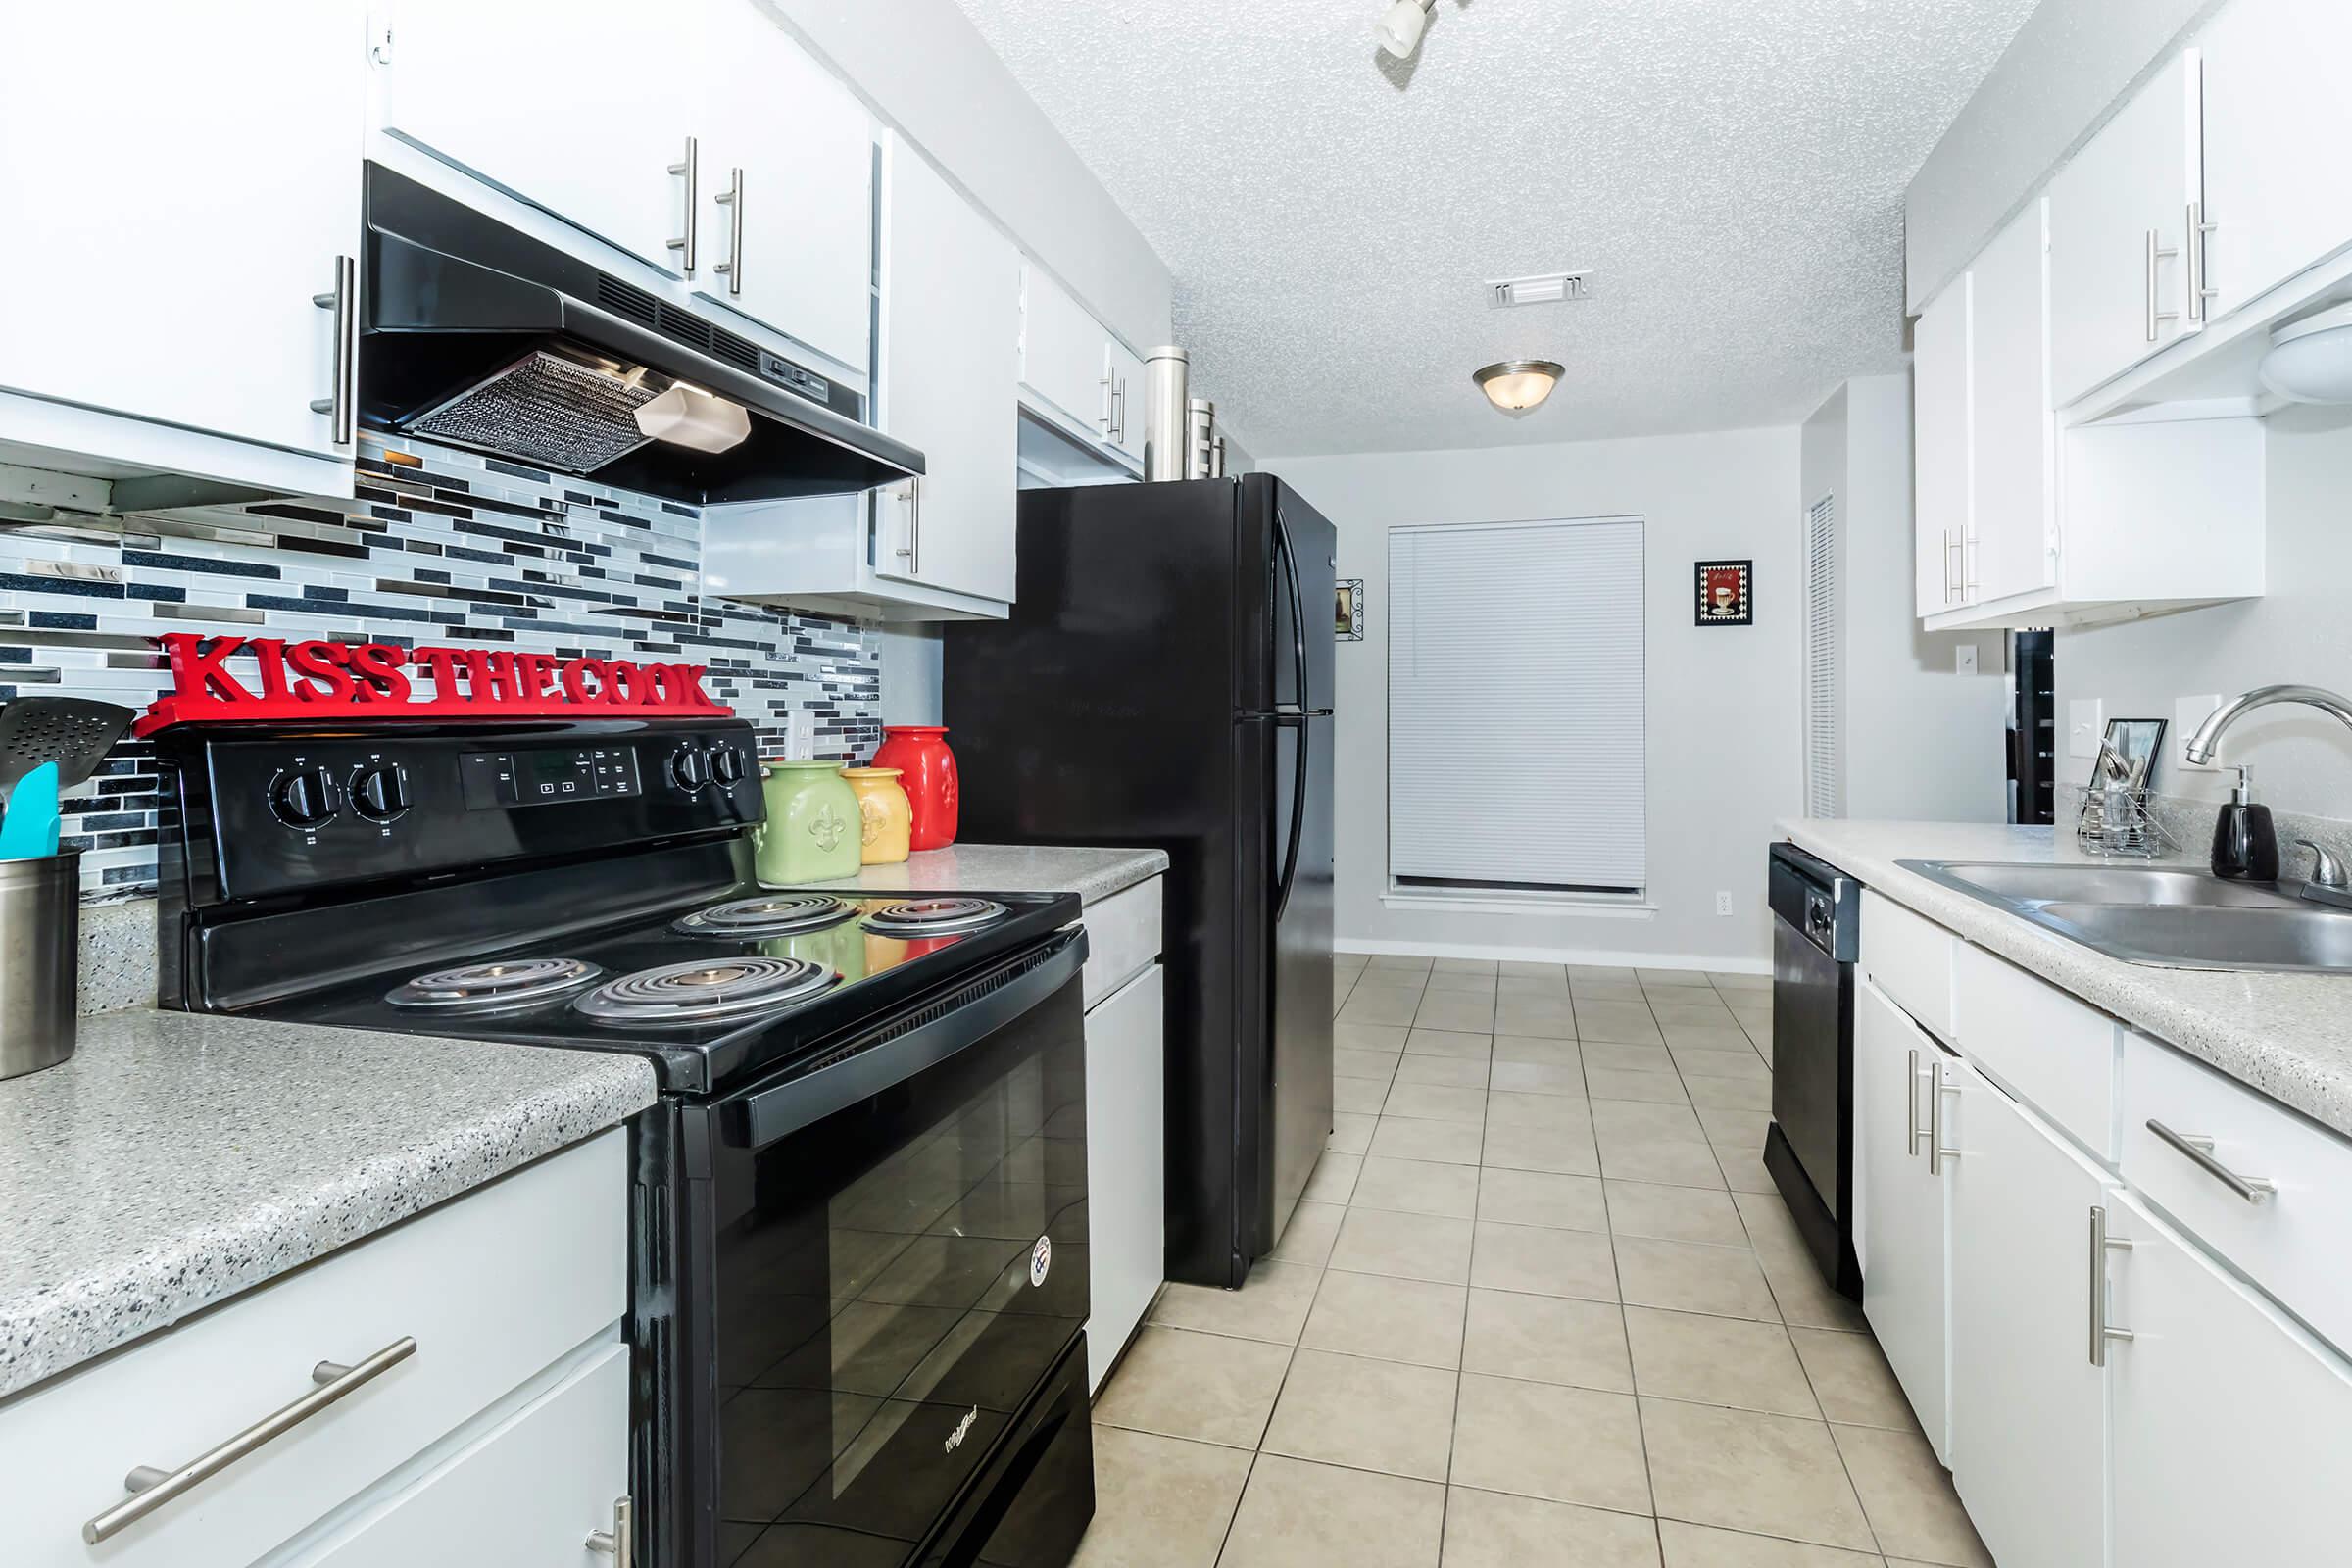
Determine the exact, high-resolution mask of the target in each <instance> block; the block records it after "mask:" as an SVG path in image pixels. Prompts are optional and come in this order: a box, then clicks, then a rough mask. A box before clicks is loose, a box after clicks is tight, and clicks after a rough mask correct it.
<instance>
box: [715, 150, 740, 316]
mask: <svg viewBox="0 0 2352 1568" xmlns="http://www.w3.org/2000/svg"><path fill="white" fill-rule="evenodd" d="M711 200H712V201H714V202H716V203H718V205H719V206H721V207H724V208H725V209H726V210H727V259H726V260H725V261H723V262H713V263H711V270H712V271H713V272H716V273H717V274H718V275H719V276H721V277H723V278H725V279H726V280H727V292H728V293H730V294H740V293H742V292H743V171H742V170H740V169H738V170H735V171H733V172H732V177H731V178H730V179H729V181H728V184H727V188H726V189H725V190H722V191H720V192H719V193H718V194H717V195H716V196H713V197H711Z"/></svg>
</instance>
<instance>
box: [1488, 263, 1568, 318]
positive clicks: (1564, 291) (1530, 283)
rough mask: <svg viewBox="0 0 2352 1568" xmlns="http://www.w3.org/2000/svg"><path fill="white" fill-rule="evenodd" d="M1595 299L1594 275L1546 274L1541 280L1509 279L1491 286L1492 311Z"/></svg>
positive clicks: (1489, 292)
mask: <svg viewBox="0 0 2352 1568" xmlns="http://www.w3.org/2000/svg"><path fill="white" fill-rule="evenodd" d="M1592 297H1593V273H1592V271H1591V270H1585V271H1579V272H1545V273H1544V275H1543V276H1541V277H1506V278H1502V279H1499V280H1498V281H1495V282H1491V283H1489V284H1488V285H1487V306H1488V308H1489V309H1490V310H1496V311H1503V310H1509V309H1511V308H1512V307H1513V306H1519V305H1560V304H1566V303H1572V302H1574V301H1577V300H1589V299H1591V298H1592Z"/></svg>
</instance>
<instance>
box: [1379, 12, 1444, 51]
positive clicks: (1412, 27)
mask: <svg viewBox="0 0 2352 1568" xmlns="http://www.w3.org/2000/svg"><path fill="white" fill-rule="evenodd" d="M1437 3H1438V0H1395V3H1394V4H1392V5H1391V6H1390V7H1389V8H1388V10H1386V11H1384V12H1382V13H1381V16H1380V25H1379V26H1378V27H1377V28H1375V29H1374V32H1375V34H1376V35H1377V36H1378V37H1379V39H1380V46H1381V47H1382V48H1383V49H1386V50H1387V51H1388V52H1389V53H1390V54H1393V55H1395V56H1396V57H1397V59H1399V60H1410V59H1412V58H1413V51H1414V50H1416V49H1418V48H1420V47H1421V34H1422V32H1423V30H1424V29H1426V28H1427V27H1428V26H1429V12H1430V8H1431V7H1432V6H1434V5H1436V4H1437Z"/></svg>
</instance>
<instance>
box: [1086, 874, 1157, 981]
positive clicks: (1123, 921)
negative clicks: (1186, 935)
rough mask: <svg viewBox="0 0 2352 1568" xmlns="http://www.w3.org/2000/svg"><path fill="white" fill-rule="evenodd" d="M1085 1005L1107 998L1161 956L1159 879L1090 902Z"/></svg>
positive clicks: (1148, 880) (1087, 930) (1087, 917)
mask: <svg viewBox="0 0 2352 1568" xmlns="http://www.w3.org/2000/svg"><path fill="white" fill-rule="evenodd" d="M1086 942H1087V958H1086V976H1085V980H1086V984H1085V994H1086V1005H1088V1006H1089V1007H1092V1006H1093V1005H1095V1004H1096V1003H1098V1002H1101V1001H1102V1000H1103V998H1104V997H1107V996H1109V995H1110V994H1111V993H1112V992H1114V991H1116V990H1118V989H1119V987H1121V986H1123V985H1125V984H1126V983H1127V982H1128V981H1130V980H1132V979H1134V978H1135V977H1136V976H1137V975H1139V974H1141V973H1143V972H1144V971H1145V970H1146V969H1148V968H1150V967H1151V966H1152V964H1153V963H1155V962H1157V961H1158V958H1159V878H1157V877H1150V878H1147V879H1146V880H1144V881H1142V882H1138V883H1137V884H1136V885H1135V886H1133V887H1131V888H1121V889H1120V890H1119V891H1118V892H1116V893H1113V894H1112V895H1111V896H1110V897H1109V898H1107V899H1097V900H1096V901H1095V902H1094V903H1092V904H1090V905H1088V906H1087V907H1086Z"/></svg>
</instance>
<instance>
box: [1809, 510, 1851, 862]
mask: <svg viewBox="0 0 2352 1568" xmlns="http://www.w3.org/2000/svg"><path fill="white" fill-rule="evenodd" d="M1843 663H1844V647H1843V640H1842V639H1841V638H1840V636H1839V635H1838V498H1837V497H1836V496H1823V497H1822V498H1821V499H1820V500H1819V501H1816V502H1814V503H1813V505H1812V506H1811V507H1810V508H1808V509H1807V510H1806V512H1805V814H1806V815H1807V816H1818V817H1829V816H1843V815H1844V814H1845V768H1844V767H1843V765H1841V764H1842V761H1843V758H1842V756H1841V754H1840V747H1841V746H1842V745H1843V737H1842V735H1841V734H1840V732H1839V731H1840V726H1839V722H1838V721H1839V717H1840V713H1841V711H1842V710H1841V707H1840V702H1839V694H1838V687H1839V684H1840V679H1841V676H1842V674H1843V670H1842V669H1841V667H1840V666H1841V665H1842V664H1843Z"/></svg>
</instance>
